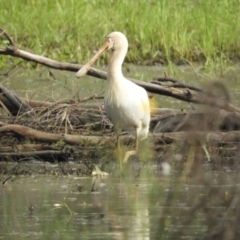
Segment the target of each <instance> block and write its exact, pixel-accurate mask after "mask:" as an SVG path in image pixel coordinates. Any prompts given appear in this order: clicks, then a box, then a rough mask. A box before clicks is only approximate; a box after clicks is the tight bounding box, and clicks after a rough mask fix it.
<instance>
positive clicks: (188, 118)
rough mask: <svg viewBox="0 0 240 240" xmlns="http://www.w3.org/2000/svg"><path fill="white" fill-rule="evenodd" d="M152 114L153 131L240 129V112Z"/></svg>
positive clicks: (172, 112)
mask: <svg viewBox="0 0 240 240" xmlns="http://www.w3.org/2000/svg"><path fill="white" fill-rule="evenodd" d="M160 112H161V111H160V110H159V112H158V114H157V115H156V114H153V115H152V117H151V126H152V127H151V128H152V129H154V130H153V132H154V133H164V132H177V131H186V132H191V131H237V130H240V114H239V113H235V112H227V111H224V110H217V109H214V108H213V109H212V108H210V109H205V110H200V111H180V110H175V111H170V112H166V113H164V112H162V113H161V114H159V113H160Z"/></svg>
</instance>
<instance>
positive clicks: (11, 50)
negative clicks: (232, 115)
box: [0, 29, 240, 112]
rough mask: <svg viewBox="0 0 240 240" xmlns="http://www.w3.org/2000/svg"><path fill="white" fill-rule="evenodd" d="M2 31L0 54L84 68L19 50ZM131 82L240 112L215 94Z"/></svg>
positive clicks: (103, 74) (74, 69) (91, 72)
mask: <svg viewBox="0 0 240 240" xmlns="http://www.w3.org/2000/svg"><path fill="white" fill-rule="evenodd" d="M0 31H1V32H0V36H4V37H5V38H6V39H7V40H8V42H9V44H8V46H7V47H5V48H4V47H1V48H0V54H3V55H9V56H13V57H18V58H22V59H24V60H27V61H33V62H36V63H40V64H42V65H44V66H47V67H50V68H55V69H59V70H67V71H72V72H77V71H78V70H79V69H80V68H81V67H82V65H79V64H71V63H65V62H58V61H55V60H52V59H49V58H46V57H43V56H39V55H36V54H32V53H29V52H26V51H23V50H20V49H18V48H17V46H16V45H15V43H14V42H13V40H12V38H11V37H10V36H9V34H8V33H7V32H6V31H5V30H3V29H0ZM87 74H88V75H90V76H93V77H97V78H100V79H107V74H106V72H104V71H99V70H97V69H95V68H91V69H90V70H89V71H88V73H87ZM129 80H131V81H133V82H135V83H136V84H138V85H140V86H142V87H143V88H145V89H146V90H147V91H148V92H151V93H155V94H161V95H165V96H169V97H173V98H176V99H179V100H182V101H186V102H192V103H199V104H205V105H209V106H212V107H217V108H220V109H225V110H226V111H237V112H240V110H239V108H236V107H234V106H232V105H231V104H230V103H229V102H228V101H226V100H225V99H222V98H221V97H217V96H215V95H213V94H210V93H209V92H205V91H202V92H199V91H196V89H194V90H193V88H187V87H186V88H185V89H184V90H181V89H178V88H176V87H169V86H160V85H158V84H155V83H149V82H143V81H139V80H135V79H129Z"/></svg>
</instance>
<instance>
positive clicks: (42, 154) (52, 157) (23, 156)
mask: <svg viewBox="0 0 240 240" xmlns="http://www.w3.org/2000/svg"><path fill="white" fill-rule="evenodd" d="M31 158H33V159H36V160H37V159H45V160H46V161H56V160H58V161H63V160H67V156H66V155H65V154H64V153H63V152H62V151H52V150H48V151H34V152H11V153H0V159H1V160H5V161H6V160H10V159H11V160H15V161H19V160H20V161H29V159H31Z"/></svg>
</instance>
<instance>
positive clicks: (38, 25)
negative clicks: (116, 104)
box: [0, 0, 240, 65]
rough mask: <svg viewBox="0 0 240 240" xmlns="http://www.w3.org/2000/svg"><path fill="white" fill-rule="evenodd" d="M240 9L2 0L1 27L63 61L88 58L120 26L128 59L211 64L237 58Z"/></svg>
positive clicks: (212, 4) (201, 0) (164, 2)
mask: <svg viewBox="0 0 240 240" xmlns="http://www.w3.org/2000/svg"><path fill="white" fill-rule="evenodd" d="M239 9H240V2H239V1H237V0H232V1H229V0H219V1H216V0H208V1H207V0H161V1H157V0H139V1H131V0H123V1H103V0H99V1H96V0H95V1H94V0H93V1H87V0H68V1H67V0H52V1H48V0H41V1H37V0H22V1H19V0H9V1H1V2H0V22H1V25H0V27H2V28H4V29H5V30H6V31H7V32H8V33H9V34H10V35H11V36H13V38H14V41H15V42H16V43H17V45H18V47H19V48H21V49H25V50H28V51H32V52H34V53H36V54H41V55H44V56H48V57H50V58H53V59H58V60H60V61H67V62H80V63H82V62H85V61H86V60H87V59H89V57H90V56H92V54H93V52H94V50H96V49H98V48H99V46H100V45H101V44H102V42H103V41H104V39H105V37H106V36H107V35H108V33H110V32H111V31H114V30H118V31H122V32H123V33H125V34H126V35H127V37H128V39H129V45H130V48H129V53H128V55H127V59H126V60H127V61H128V62H134V63H138V64H147V63H153V62H164V63H168V64H171V63H179V61H184V62H195V61H197V62H204V63H206V64H207V65H211V64H212V62H215V61H217V62H222V61H229V60H230V59H231V60H232V59H234V60H236V59H238V57H239V51H240V38H239V36H240V24H238V23H239V22H240V11H239ZM1 45H3V43H1ZM101 59H102V62H103V61H106V56H105V57H102V58H101ZM1 61H4V58H3V57H2V58H1Z"/></svg>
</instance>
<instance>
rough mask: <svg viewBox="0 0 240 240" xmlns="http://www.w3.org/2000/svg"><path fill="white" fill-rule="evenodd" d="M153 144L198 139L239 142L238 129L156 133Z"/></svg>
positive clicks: (213, 141) (219, 142) (225, 142)
mask: <svg viewBox="0 0 240 240" xmlns="http://www.w3.org/2000/svg"><path fill="white" fill-rule="evenodd" d="M153 138H154V143H155V144H171V143H173V142H174V141H183V140H184V141H189V142H190V143H191V142H192V139H198V140H199V141H201V142H205V143H207V144H210V145H211V144H214V145H216V144H217V145H218V146H224V145H227V144H231V143H233V144H236V143H237V144H239V143H240V131H231V132H199V131H195V132H170V133H156V134H154V135H153Z"/></svg>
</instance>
